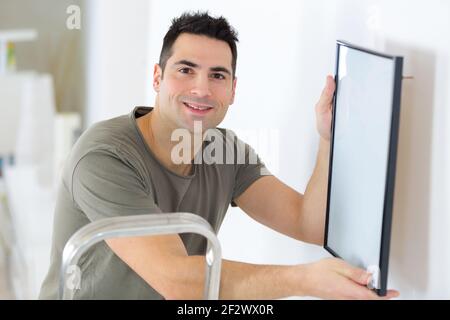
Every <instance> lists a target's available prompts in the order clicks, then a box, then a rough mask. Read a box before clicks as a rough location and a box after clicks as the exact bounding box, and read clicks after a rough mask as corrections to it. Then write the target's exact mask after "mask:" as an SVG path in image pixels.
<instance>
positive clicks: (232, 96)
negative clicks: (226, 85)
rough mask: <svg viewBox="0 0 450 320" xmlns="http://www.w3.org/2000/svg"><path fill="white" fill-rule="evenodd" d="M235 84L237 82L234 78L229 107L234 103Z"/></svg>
mask: <svg viewBox="0 0 450 320" xmlns="http://www.w3.org/2000/svg"><path fill="white" fill-rule="evenodd" d="M236 82H237V78H234V80H233V88H232V89H231V90H232V92H231V100H230V106H231V105H232V104H233V103H234V95H235V94H236Z"/></svg>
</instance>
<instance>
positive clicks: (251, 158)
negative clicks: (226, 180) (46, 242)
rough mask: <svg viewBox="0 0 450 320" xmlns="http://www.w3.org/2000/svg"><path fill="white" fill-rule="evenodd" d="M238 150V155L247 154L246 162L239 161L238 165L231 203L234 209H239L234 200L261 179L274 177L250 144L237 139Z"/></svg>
mask: <svg viewBox="0 0 450 320" xmlns="http://www.w3.org/2000/svg"><path fill="white" fill-rule="evenodd" d="M236 150H237V154H245V161H240V162H239V161H238V164H236V171H235V172H236V176H235V181H234V188H233V196H232V201H231V206H232V207H237V204H236V203H235V202H234V200H235V199H236V198H238V197H239V196H240V195H241V194H242V193H243V192H244V191H245V190H247V188H248V187H250V185H251V184H252V183H253V182H255V181H256V180H258V179H259V178H261V177H264V176H270V175H272V173H271V172H270V171H269V170H268V169H267V167H266V165H265V164H264V162H263V161H262V160H261V158H260V157H259V156H258V154H257V153H256V152H255V150H254V149H253V148H252V147H251V146H250V145H249V144H247V143H245V142H243V141H242V140H240V139H237V142H236ZM239 150H240V151H239ZM238 157H239V156H238ZM242 159H243V160H244V157H242ZM242 162H244V163H242Z"/></svg>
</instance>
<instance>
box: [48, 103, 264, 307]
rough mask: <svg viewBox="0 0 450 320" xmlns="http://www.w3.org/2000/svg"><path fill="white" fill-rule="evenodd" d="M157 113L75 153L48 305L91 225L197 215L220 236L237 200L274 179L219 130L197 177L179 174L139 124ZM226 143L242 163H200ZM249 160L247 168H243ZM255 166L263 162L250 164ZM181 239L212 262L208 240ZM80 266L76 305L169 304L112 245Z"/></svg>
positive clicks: (59, 212) (103, 133) (90, 136)
mask: <svg viewBox="0 0 450 320" xmlns="http://www.w3.org/2000/svg"><path fill="white" fill-rule="evenodd" d="M151 110H152V108H149V107H136V108H135V109H134V110H133V111H132V112H131V113H130V114H128V115H123V116H120V117H116V118H113V119H110V120H106V121H102V122H99V123H96V124H94V125H93V126H92V127H90V128H89V129H88V130H86V132H84V133H83V135H82V136H81V137H80V138H79V139H78V141H77V143H76V144H75V146H74V147H73V149H72V151H71V153H70V155H69V157H68V159H67V161H66V163H65V167H64V169H63V172H62V180H61V182H60V185H59V188H58V196H57V202H56V208H55V217H54V226H53V240H52V250H51V258H50V259H51V261H50V268H49V271H48V274H47V276H46V278H45V280H44V283H43V284H42V288H41V292H40V296H39V298H40V299H57V298H58V289H59V275H60V268H61V262H62V251H63V249H64V245H65V244H66V242H67V240H68V239H69V238H70V237H71V236H72V235H73V234H74V233H75V232H76V231H77V230H79V229H80V228H81V227H83V226H84V225H86V224H87V223H89V222H91V221H96V220H98V219H102V218H109V217H119V216H128V215H139V214H153V213H164V212H190V213H194V214H197V215H199V216H201V217H203V218H205V219H206V220H207V221H208V222H209V223H210V224H211V226H212V228H213V229H214V230H215V232H216V233H217V232H218V230H219V228H220V225H221V223H222V221H223V219H224V216H225V213H226V212H227V209H228V207H229V205H230V204H231V205H232V206H235V204H234V202H233V199H235V198H237V197H238V196H239V195H240V194H241V193H243V192H244V191H245V190H246V189H247V188H248V187H249V186H250V185H251V184H252V183H253V182H254V181H256V180H257V179H258V178H260V177H262V176H265V175H270V172H269V171H268V170H267V168H266V167H265V165H264V163H263V162H262V161H261V160H260V158H259V157H258V156H257V155H256V153H255V151H254V150H253V149H252V148H251V147H250V146H249V145H248V144H246V143H244V142H243V141H242V140H240V139H238V138H237V137H236V135H235V134H234V133H233V132H232V131H231V130H227V129H222V128H215V129H213V130H214V132H215V133H216V135H215V138H214V139H213V138H210V139H209V140H208V139H205V140H204V141H203V143H202V152H199V153H198V154H197V155H196V158H195V159H196V160H193V161H192V164H193V167H192V171H191V173H190V175H188V176H182V175H178V174H176V173H174V172H173V171H171V170H169V169H167V168H166V167H164V166H163V165H162V164H161V163H160V162H159V160H158V159H157V158H156V157H155V156H154V154H153V153H152V150H151V149H150V148H149V146H148V144H147V143H146V142H145V140H144V137H143V136H142V134H141V132H140V130H139V128H138V126H137V123H136V119H137V118H138V117H140V116H143V115H145V114H146V113H148V112H150V111H151ZM218 137H220V138H221V139H222V142H223V143H224V147H225V148H232V149H233V150H234V161H231V162H232V163H229V161H228V160H226V159H225V158H223V159H224V160H223V161H222V162H219V161H216V162H217V163H214V162H212V161H211V157H210V158H209V161H199V159H200V158H199V157H202V156H203V157H205V154H206V155H208V154H211V155H214V156H215V155H216V152H211V153H207V152H204V151H206V150H208V145H209V144H210V143H213V142H214V143H215V142H219V141H220V139H218ZM216 140H217V141H216ZM211 150H212V149H209V151H211ZM217 150H218V149H217ZM217 150H216V151H217ZM224 150H225V149H224ZM228 150H231V149H228ZM223 154H226V151H224V152H223ZM243 154H244V155H245V161H238V159H237V158H238V157H239V155H241V156H242V155H243ZM252 158H253V159H255V158H256V159H257V161H256V162H255V161H249V159H252ZM214 159H217V158H214ZM241 160H242V158H241ZM180 237H181V239H182V241H183V243H184V245H185V247H186V250H187V252H188V254H189V255H199V254H205V250H206V240H205V239H204V238H203V237H202V236H199V235H196V234H181V235H180ZM78 266H79V268H80V271H81V282H80V288H79V289H77V290H76V291H75V292H74V298H75V299H164V297H162V296H161V295H160V294H159V293H158V292H157V291H156V290H154V289H153V288H152V287H151V286H150V285H149V284H148V283H146V282H145V281H144V280H143V279H142V278H141V277H140V276H139V275H138V274H136V273H135V272H134V271H133V270H132V269H131V268H130V267H128V265H127V264H125V263H124V262H123V261H122V260H121V259H120V258H119V257H118V256H117V255H115V254H114V253H113V251H112V250H111V249H110V248H109V247H108V246H107V245H106V243H105V242H104V241H103V242H100V243H98V244H97V245H95V246H94V247H92V248H91V249H90V250H88V251H87V252H86V253H85V254H84V255H83V256H82V257H81V259H80V260H79V263H78ZM180 267H181V266H180Z"/></svg>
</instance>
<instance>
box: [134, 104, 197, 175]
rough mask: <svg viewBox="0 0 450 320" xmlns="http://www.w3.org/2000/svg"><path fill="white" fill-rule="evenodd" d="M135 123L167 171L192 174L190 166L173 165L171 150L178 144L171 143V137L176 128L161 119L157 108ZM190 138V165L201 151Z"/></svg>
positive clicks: (183, 164)
mask: <svg viewBox="0 0 450 320" xmlns="http://www.w3.org/2000/svg"><path fill="white" fill-rule="evenodd" d="M137 123H138V127H139V129H140V130H141V132H142V134H143V136H144V138H145V142H146V143H147V144H148V146H149V147H150V149H151V150H152V152H153V154H154V155H155V156H156V158H157V159H158V160H159V161H160V162H161V163H162V164H163V165H164V166H165V167H166V168H167V169H169V170H171V171H173V172H175V173H177V174H179V175H183V176H187V175H190V174H192V164H190V163H188V164H186V163H182V164H175V163H174V162H173V161H172V157H171V155H172V150H173V148H174V147H175V146H176V145H177V144H178V143H179V141H172V140H171V137H172V132H173V131H174V130H176V129H177V127H176V126H174V125H171V124H170V123H168V122H167V121H165V120H164V119H163V117H162V115H161V113H160V109H159V108H158V107H155V108H154V109H153V110H152V111H151V112H149V113H147V114H146V115H144V116H142V117H140V118H138V119H137ZM191 138H192V139H191V153H190V155H191V157H190V158H189V159H190V162H191V163H192V160H193V159H194V157H195V155H196V154H197V152H198V151H200V149H201V144H200V145H199V146H197V145H196V144H195V143H194V136H193V135H192V137H191ZM197 139H199V138H197ZM200 139H201V138H200ZM195 148H196V149H197V150H196V149H195Z"/></svg>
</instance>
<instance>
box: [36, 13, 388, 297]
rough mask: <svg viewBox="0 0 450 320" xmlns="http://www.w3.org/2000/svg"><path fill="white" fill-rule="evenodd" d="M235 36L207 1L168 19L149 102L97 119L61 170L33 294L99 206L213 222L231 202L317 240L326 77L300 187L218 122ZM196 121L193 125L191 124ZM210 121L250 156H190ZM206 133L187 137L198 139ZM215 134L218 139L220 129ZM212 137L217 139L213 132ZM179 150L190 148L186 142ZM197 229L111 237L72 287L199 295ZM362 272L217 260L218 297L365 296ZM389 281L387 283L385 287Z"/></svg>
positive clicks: (231, 85)
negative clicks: (313, 156) (309, 165)
mask: <svg viewBox="0 0 450 320" xmlns="http://www.w3.org/2000/svg"><path fill="white" fill-rule="evenodd" d="M236 41H237V36H236V33H235V32H234V30H233V29H232V28H231V27H230V26H229V24H228V22H227V21H226V20H225V19H224V18H222V17H220V18H212V17H210V16H209V15H208V14H207V13H195V14H183V15H182V16H181V17H179V18H177V19H174V20H173V22H172V25H171V27H170V29H169V31H168V32H167V34H166V36H165V37H164V43H163V48H162V50H161V56H160V61H159V64H156V65H155V68H154V74H153V87H154V90H155V91H156V92H157V96H156V100H155V106H154V108H136V109H135V110H133V112H132V113H131V114H130V115H128V116H121V117H118V118H114V119H111V120H107V121H103V122H100V123H98V124H96V125H94V126H93V127H91V128H90V129H89V130H87V131H86V132H85V133H84V134H83V136H82V137H81V138H80V139H79V141H78V142H77V144H76V145H75V146H74V148H73V150H72V152H71V155H70V157H69V160H68V162H67V164H66V167H65V169H64V173H63V179H62V183H61V187H60V190H59V195H58V201H57V206H56V211H55V222H54V236H53V248H52V256H51V267H50V270H49V273H48V275H47V278H46V279H45V281H44V284H43V286H42V290H41V296H40V297H41V298H44V299H46V298H56V297H57V292H58V275H59V273H58V272H59V269H60V266H61V255H62V250H63V247H64V245H65V243H66V242H67V240H68V239H69V237H70V236H71V235H72V234H73V233H74V232H76V231H77V230H78V229H79V228H81V227H82V226H84V225H85V224H87V223H89V222H90V221H94V220H98V219H101V218H105V217H115V216H123V215H136V214H152V213H161V212H192V213H195V214H198V215H200V216H202V217H204V218H205V219H207V220H208V221H209V223H210V224H211V225H212V227H213V228H214V230H215V231H216V232H217V231H218V229H219V228H220V224H221V222H222V220H223V218H224V215H225V213H226V211H227V209H228V207H229V205H230V204H231V205H233V206H235V205H237V206H239V207H240V208H241V209H242V210H243V211H245V212H246V213H247V214H248V215H250V216H251V217H253V218H254V219H255V220H257V221H259V222H261V223H263V224H265V225H266V226H268V227H270V228H272V229H274V230H277V231H279V232H281V233H283V234H286V235H288V236H290V237H293V238H295V239H298V240H301V241H305V242H309V243H315V244H319V245H320V244H322V241H323V237H324V235H323V231H324V212H325V207H324V206H325V203H326V185H327V169H328V149H329V140H330V123H331V101H332V96H333V92H334V82H333V80H332V78H331V77H328V78H327V84H326V87H325V89H324V91H323V93H322V96H321V98H320V100H319V102H318V104H317V106H316V114H317V127H318V131H319V133H320V135H321V141H320V148H319V153H318V157H317V164H316V167H315V170H314V173H313V175H312V178H311V180H310V182H309V184H308V186H307V189H306V192H305V194H304V195H302V194H300V193H298V192H296V191H295V190H293V189H292V188H290V187H288V186H287V185H285V184H283V183H282V182H281V181H280V180H278V179H277V178H276V177H274V176H273V175H271V174H269V172H268V170H267V169H266V168H265V166H264V163H263V162H262V161H261V160H260V159H259V158H258V157H257V156H256V154H255V152H254V150H253V149H252V148H251V147H250V146H248V145H246V144H244V143H243V142H242V141H240V140H239V139H238V140H237V141H235V140H234V139H231V138H230V137H232V135H230V134H229V133H230V131H229V130H225V129H222V128H217V125H218V124H219V123H220V122H221V121H222V120H223V118H224V117H225V114H226V112H227V110H228V107H229V106H230V105H231V104H232V103H233V100H234V95H235V90H236V81H237V79H236V58H237V50H236ZM198 123H200V124H201V127H202V130H201V131H200V132H198V130H195V129H196V125H197V124H198ZM179 129H185V130H188V132H189V133H191V135H190V139H192V141H190V142H192V143H189V144H188V145H189V146H190V150H188V151H190V153H189V152H188V153H189V154H190V155H189V159H188V161H182V162H181V163H180V162H179V161H174V157H175V156H174V155H176V152H173V151H174V148H176V145H177V144H178V143H179V142H178V141H172V134H173V133H174V132H175V131H176V130H179ZM207 129H210V130H212V131H213V132H214V133H215V134H216V135H217V134H219V135H220V136H221V137H222V138H223V139H222V141H224V143H225V146H227V147H230V146H231V148H232V149H235V151H237V153H239V152H240V153H241V154H242V153H244V154H245V155H246V159H250V158H253V159H256V161H255V162H254V163H236V162H234V163H232V164H229V163H213V164H207V163H205V162H198V161H194V160H196V159H198V155H201V154H202V152H203V151H204V150H205V148H207V147H208V145H209V144H208V143H207V142H208V141H206V140H207V139H204V140H203V138H205V137H206V136H204V135H203V133H204V132H206V130H207ZM198 138H200V139H202V140H201V141H202V143H197V144H196V143H195V141H196V139H198ZM219 140H220V139H219ZM197 141H198V140H197ZM214 142H216V141H214ZM185 151H186V150H185ZM205 247H206V246H205V240H204V239H202V237H200V236H197V235H192V234H182V235H165V236H154V237H136V238H121V239H111V240H108V241H106V243H104V242H102V243H100V244H98V245H97V246H95V247H94V248H93V249H91V250H90V251H89V252H88V253H87V254H86V255H85V256H84V257H82V259H81V260H80V264H79V266H80V269H81V277H82V278H81V280H82V281H81V287H80V288H79V290H76V291H75V298H78V299H99V298H101V299H109V298H111V299H199V298H202V294H203V288H204V281H205V274H204V271H205V268H204V263H205V262H204V260H205V257H204V254H205ZM369 276H370V275H369V274H367V273H366V272H365V271H364V270H360V269H357V268H354V267H352V266H349V265H348V264H346V263H345V262H343V261H341V260H339V259H334V258H331V259H325V260H322V261H319V262H316V263H312V264H305V265H294V266H277V265H255V264H248V263H242V262H237V261H229V260H223V262H222V273H221V286H220V298H222V299H272V298H280V297H285V296H303V295H307V296H317V297H322V298H361V299H372V298H374V299H375V298H377V296H376V295H375V294H374V293H373V292H372V291H370V290H369V289H367V288H366V284H367V282H368V280H369ZM396 295H397V292H394V291H390V292H389V294H388V296H387V297H388V298H391V297H394V296H396Z"/></svg>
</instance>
